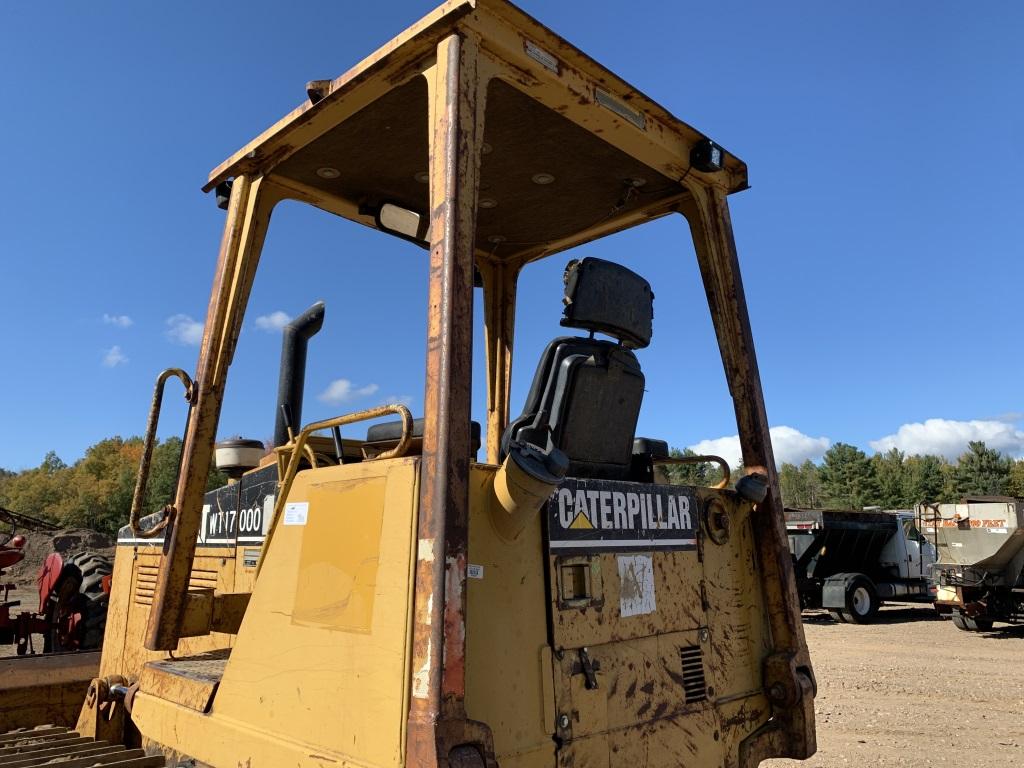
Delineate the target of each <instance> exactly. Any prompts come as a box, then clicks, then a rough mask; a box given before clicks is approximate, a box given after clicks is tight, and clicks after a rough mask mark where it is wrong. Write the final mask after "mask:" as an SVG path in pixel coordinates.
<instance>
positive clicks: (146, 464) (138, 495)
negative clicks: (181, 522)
mask: <svg viewBox="0 0 1024 768" xmlns="http://www.w3.org/2000/svg"><path fill="white" fill-rule="evenodd" d="M171 376H176V377H177V378H178V380H179V381H181V383H182V385H183V386H184V387H185V402H187V403H188V404H189V405H190V406H192V405H195V402H196V400H195V398H196V385H195V382H194V381H192V379H191V377H190V376H189V375H188V374H187V373H185V372H184V371H183V370H181V368H167V369H166V370H163V371H161V372H160V375H159V376H157V377H156V387H154V389H153V403H152V404H151V405H150V406H149V419H148V420H147V421H146V439H145V442H144V443H143V445H142V458H140V459H139V476H138V478H137V479H136V481H135V492H134V493H133V494H132V509H131V513H130V514H129V517H128V526H129V527H130V528H131V529H132V535H134V536H138V537H139V538H142V539H151V538H153V537H154V536H156V535H157V534H158V533H160V532H161V531H162V530H163V529H164V528H166V527H167V525H168V523H170V521H171V519H172V518H173V516H174V506H173V505H172V504H168V505H166V506H165V507H164V512H166V514H165V515H164V516H163V519H162V520H160V522H158V523H157V524H156V525H154V526H153V527H152V528H147V529H145V530H143V529H142V528H140V527H139V522H140V520H141V518H142V505H143V503H144V501H145V498H146V486H147V485H148V484H149V469H150V463H151V462H152V460H153V446H154V443H155V442H156V428H157V424H158V423H159V421H160V407H161V405H162V404H163V399H164V386H165V385H166V384H167V380H168V379H169V378H171ZM183 448H184V446H183Z"/></svg>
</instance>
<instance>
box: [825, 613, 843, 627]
mask: <svg viewBox="0 0 1024 768" xmlns="http://www.w3.org/2000/svg"><path fill="white" fill-rule="evenodd" d="M828 615H829V616H831V617H832V620H833V621H834V622H836V623H838V624H845V623H846V617H845V616H843V612H842V611H829V612H828Z"/></svg>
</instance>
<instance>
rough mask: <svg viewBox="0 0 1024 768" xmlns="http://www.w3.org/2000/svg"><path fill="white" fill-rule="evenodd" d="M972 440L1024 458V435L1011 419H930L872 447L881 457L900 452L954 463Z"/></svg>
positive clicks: (901, 428)
mask: <svg viewBox="0 0 1024 768" xmlns="http://www.w3.org/2000/svg"><path fill="white" fill-rule="evenodd" d="M1016 415H1017V414H1010V416H1016ZM972 440H981V441H982V442H984V443H985V445H986V446H987V447H988V448H994V449H995V450H997V451H1000V452H1002V453H1007V454H1010V455H1011V456H1014V457H1018V458H1019V457H1021V456H1024V431H1021V430H1020V429H1017V427H1016V426H1015V425H1014V423H1013V420H1007V419H976V420H972V421H954V420H952V419H927V420H926V421H924V422H914V423H912V424H903V425H902V426H901V427H900V428H899V429H897V430H896V432H895V434H892V435H886V436H885V437H881V438H879V439H878V440H872V441H871V442H870V445H871V447H872V448H874V449H875V450H876V451H878V452H880V453H884V452H885V451H888V450H890V449H891V448H898V449H899V450H901V451H903V452H904V453H906V454H907V455H909V456H914V455H920V454H925V453H931V454H935V455H938V456H945V457H946V458H947V459H950V460H954V459H956V458H958V457H959V456H960V454H962V453H963V452H964V451H966V450H967V443H969V442H970V441H972Z"/></svg>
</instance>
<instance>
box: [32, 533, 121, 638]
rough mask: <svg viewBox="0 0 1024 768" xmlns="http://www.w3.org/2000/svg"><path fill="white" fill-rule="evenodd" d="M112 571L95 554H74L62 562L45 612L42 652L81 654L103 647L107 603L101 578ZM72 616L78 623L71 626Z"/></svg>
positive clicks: (106, 560) (107, 562)
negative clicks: (46, 622)
mask: <svg viewBox="0 0 1024 768" xmlns="http://www.w3.org/2000/svg"><path fill="white" fill-rule="evenodd" d="M113 571H114V568H113V562H112V560H111V558H109V557H107V556H106V555H98V554H96V553H95V552H78V553H75V554H73V555H71V556H69V557H68V558H66V559H65V561H64V569H63V570H62V571H61V574H60V578H59V579H58V580H57V583H56V584H55V585H54V587H53V592H52V594H51V598H50V604H49V606H48V609H47V612H46V616H47V620H48V622H49V624H50V630H49V631H48V632H47V634H46V637H45V640H44V643H43V650H44V652H50V651H84V650H89V649H92V648H99V647H100V646H101V645H103V633H104V632H105V631H106V628H107V605H108V603H109V602H110V595H108V594H107V593H106V592H105V591H104V590H103V578H104V577H105V576H109V575H110V574H112V573H113ZM75 615H77V616H78V620H77V621H75V622H73V623H72V622H71V621H70V618H71V617H72V616H75Z"/></svg>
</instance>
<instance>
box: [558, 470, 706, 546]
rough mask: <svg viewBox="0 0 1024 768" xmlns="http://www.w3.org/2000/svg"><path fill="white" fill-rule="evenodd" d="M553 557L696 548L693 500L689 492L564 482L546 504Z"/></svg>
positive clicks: (613, 483)
mask: <svg viewBox="0 0 1024 768" xmlns="http://www.w3.org/2000/svg"><path fill="white" fill-rule="evenodd" d="M547 515H548V538H549V541H548V544H549V547H550V550H551V551H552V552H562V553H566V552H593V551H597V550H618V551H634V552H635V551H643V550H650V549H694V548H696V546H697V540H696V536H697V533H696V530H695V528H694V521H695V520H696V518H697V498H696V496H694V494H693V492H692V491H691V490H689V489H687V488H683V487H677V486H671V485H641V484H639V483H626V482H619V481H614V480H579V479H568V480H566V481H564V482H563V483H562V485H561V487H560V488H559V489H558V490H557V491H555V493H553V494H552V495H551V498H550V499H549V500H548V505H547Z"/></svg>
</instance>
